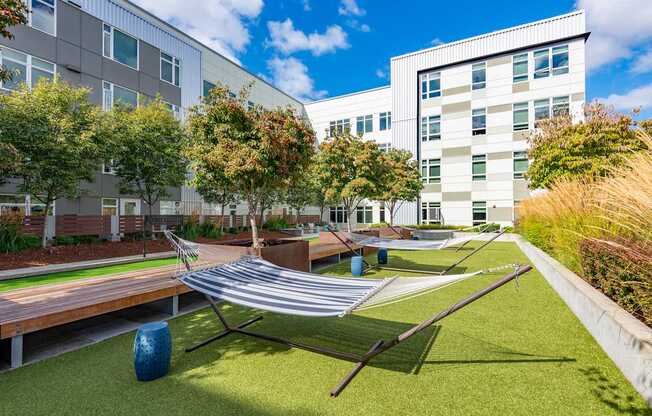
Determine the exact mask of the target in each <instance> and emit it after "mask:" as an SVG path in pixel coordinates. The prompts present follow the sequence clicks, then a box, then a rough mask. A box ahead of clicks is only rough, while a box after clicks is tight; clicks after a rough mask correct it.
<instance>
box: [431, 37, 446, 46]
mask: <svg viewBox="0 0 652 416" xmlns="http://www.w3.org/2000/svg"><path fill="white" fill-rule="evenodd" d="M443 44H444V41H443V40H441V39H439V38H434V39H433V40H431V41H430V46H439V45H443Z"/></svg>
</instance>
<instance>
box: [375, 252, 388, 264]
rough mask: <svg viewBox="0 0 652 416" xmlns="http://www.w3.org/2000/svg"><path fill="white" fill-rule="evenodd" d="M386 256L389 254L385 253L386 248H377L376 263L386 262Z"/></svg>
mask: <svg viewBox="0 0 652 416" xmlns="http://www.w3.org/2000/svg"><path fill="white" fill-rule="evenodd" d="M388 256H389V254H388V253H387V249H386V248H381V249H378V264H387V257H388Z"/></svg>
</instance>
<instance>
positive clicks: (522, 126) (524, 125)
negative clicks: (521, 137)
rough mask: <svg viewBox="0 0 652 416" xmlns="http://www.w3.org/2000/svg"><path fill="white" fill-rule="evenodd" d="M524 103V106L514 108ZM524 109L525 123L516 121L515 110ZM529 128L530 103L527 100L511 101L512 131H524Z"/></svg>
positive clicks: (520, 110)
mask: <svg viewBox="0 0 652 416" xmlns="http://www.w3.org/2000/svg"><path fill="white" fill-rule="evenodd" d="M523 105H525V107H524V108H518V109H517V108H516V107H517V106H523ZM522 111H525V112H526V114H527V122H526V123H516V113H517V112H522ZM529 129H530V103H529V101H522V102H518V103H513V104H512V130H513V131H524V130H529Z"/></svg>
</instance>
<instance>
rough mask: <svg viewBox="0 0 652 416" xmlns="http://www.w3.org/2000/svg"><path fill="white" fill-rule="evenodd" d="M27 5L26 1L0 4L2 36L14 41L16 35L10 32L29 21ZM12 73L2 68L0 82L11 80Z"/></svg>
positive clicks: (10, 1)
mask: <svg viewBox="0 0 652 416" xmlns="http://www.w3.org/2000/svg"><path fill="white" fill-rule="evenodd" d="M28 13H29V12H28V10H27V4H26V3H25V1H24V0H2V1H1V2H0V36H2V37H3V38H7V39H13V38H14V35H13V34H12V33H11V32H10V31H9V28H10V27H12V26H18V25H25V24H27V22H28V19H27V16H28V15H27V14H28ZM11 77H12V73H11V72H10V71H8V70H7V69H5V68H4V67H0V81H7V80H10V79H11Z"/></svg>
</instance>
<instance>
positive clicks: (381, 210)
mask: <svg viewBox="0 0 652 416" xmlns="http://www.w3.org/2000/svg"><path fill="white" fill-rule="evenodd" d="M379 220H380V221H379V222H385V207H380V218H379Z"/></svg>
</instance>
